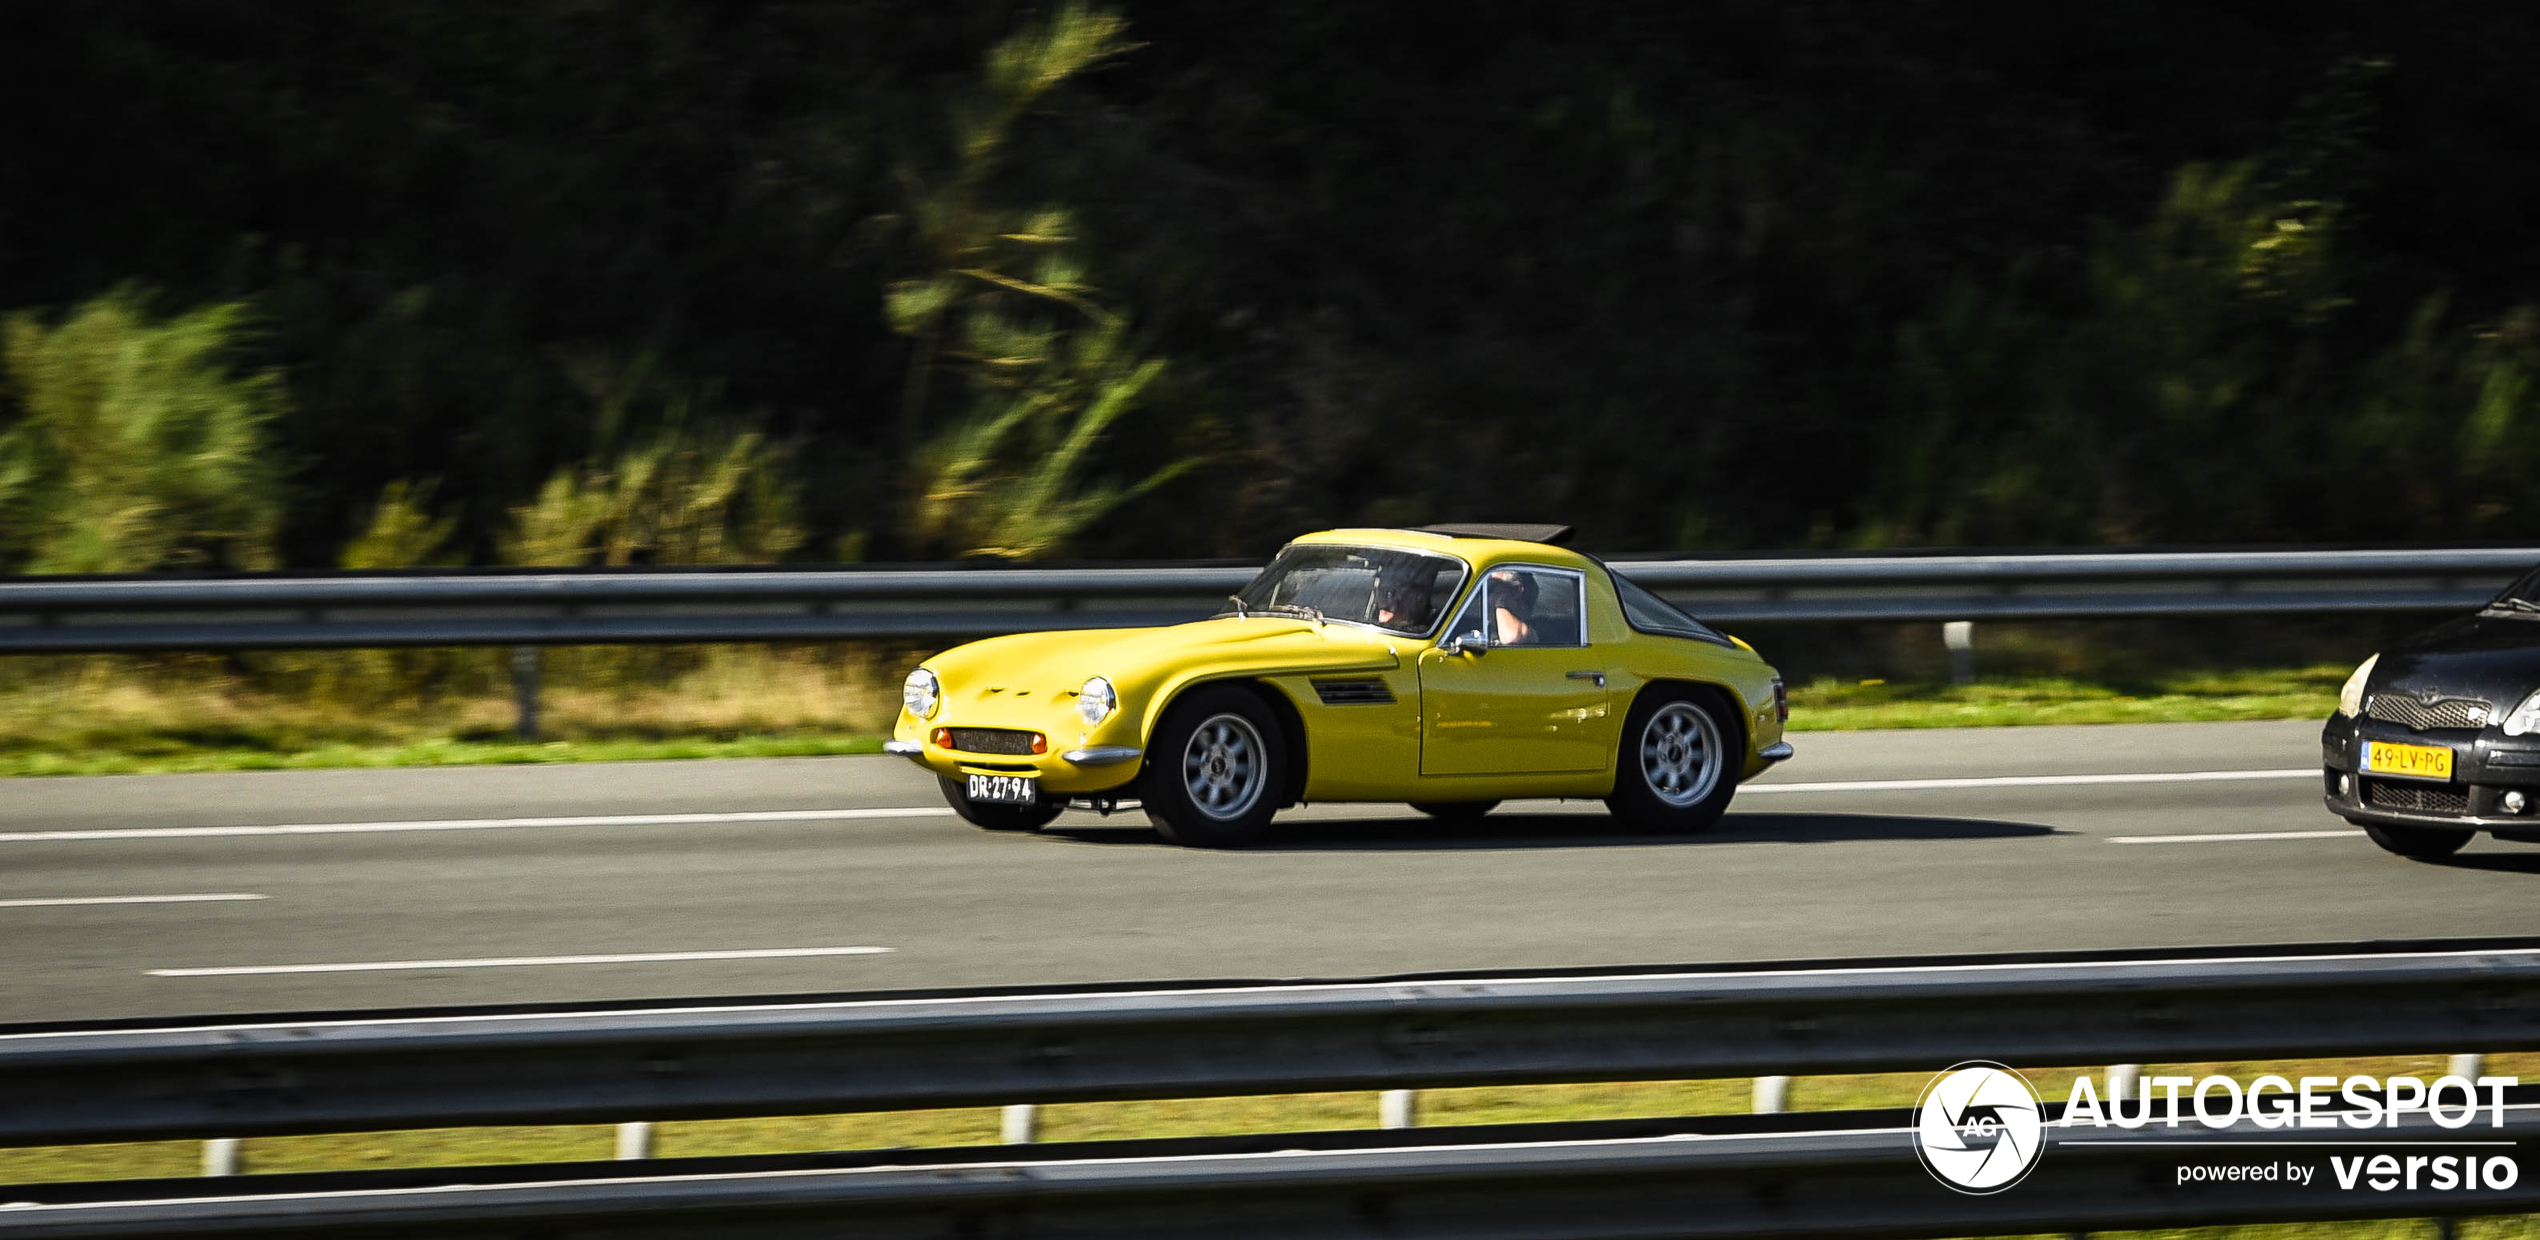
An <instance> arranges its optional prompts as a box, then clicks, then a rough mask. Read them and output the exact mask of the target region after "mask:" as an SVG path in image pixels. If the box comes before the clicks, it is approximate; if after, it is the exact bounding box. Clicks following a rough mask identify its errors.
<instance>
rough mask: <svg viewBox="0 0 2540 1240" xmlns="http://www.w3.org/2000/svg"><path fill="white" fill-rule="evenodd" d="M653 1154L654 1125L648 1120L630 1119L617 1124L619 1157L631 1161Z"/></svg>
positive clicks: (619, 1159) (620, 1159) (622, 1160)
mask: <svg viewBox="0 0 2540 1240" xmlns="http://www.w3.org/2000/svg"><path fill="white" fill-rule="evenodd" d="M652 1156H653V1126H652V1123H651V1122H650V1121H648V1120H640V1119H634V1120H628V1121H626V1122H625V1123H623V1124H619V1125H618V1126H617V1158H618V1161H620V1162H631V1161H634V1160H636V1159H639V1158H650V1157H652Z"/></svg>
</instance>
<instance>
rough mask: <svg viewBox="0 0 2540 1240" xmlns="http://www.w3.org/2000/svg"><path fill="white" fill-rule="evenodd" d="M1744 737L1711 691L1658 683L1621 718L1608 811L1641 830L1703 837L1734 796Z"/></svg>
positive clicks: (1741, 760)
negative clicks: (1620, 739)
mask: <svg viewBox="0 0 2540 1240" xmlns="http://www.w3.org/2000/svg"><path fill="white" fill-rule="evenodd" d="M1743 736H1744V733H1742V732H1740V731H1739V730H1738V726H1737V723H1736V721H1735V719H1734V718H1733V717H1732V716H1731V715H1730V714H1729V712H1728V710H1727V708H1726V707H1725V706H1724V705H1723V704H1722V703H1721V702H1720V700H1719V696H1718V695H1717V694H1716V693H1712V692H1710V691H1708V690H1702V689H1695V688H1691V687H1687V686H1678V685H1653V686H1651V687H1650V688H1649V689H1648V690H1647V691H1645V692H1643V693H1642V694H1641V695H1640V699H1639V700H1638V701H1636V702H1634V703H1632V710H1631V713H1630V714H1629V715H1627V716H1625V717H1624V719H1623V743H1622V751H1621V752H1620V753H1618V754H1616V755H1615V763H1614V794H1613V795H1612V796H1609V797H1607V798H1605V807H1606V808H1607V809H1609V810H1612V811H1613V812H1614V816H1615V817H1617V818H1620V819H1622V820H1623V821H1624V822H1625V823H1627V824H1629V825H1630V826H1632V827H1634V828H1637V829H1639V830H1642V831H1660V832H1669V833H1681V832H1687V831H1700V830H1702V829H1703V828H1705V827H1708V826H1710V825H1711V824H1712V823H1714V822H1718V821H1719V820H1720V815H1721V814H1722V813H1724V812H1726V811H1727V810H1728V808H1729V798H1730V797H1732V796H1735V795H1736V794H1737V776H1738V769H1739V767H1740V766H1741V765H1742V764H1743V762H1744V757H1745V755H1744V752H1743V745H1742V743H1741V741H1742V738H1743Z"/></svg>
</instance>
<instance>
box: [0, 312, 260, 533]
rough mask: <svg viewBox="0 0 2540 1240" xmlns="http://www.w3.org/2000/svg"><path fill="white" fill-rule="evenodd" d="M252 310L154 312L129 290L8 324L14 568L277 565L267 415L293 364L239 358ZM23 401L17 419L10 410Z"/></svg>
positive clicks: (1, 419) (4, 357) (3, 496)
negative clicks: (244, 362)
mask: <svg viewBox="0 0 2540 1240" xmlns="http://www.w3.org/2000/svg"><path fill="white" fill-rule="evenodd" d="M246 318H247V308H246V307H245V306H244V305H241V304H238V303H225V304H220V305H213V306H206V307H204V308H202V309H199V310H195V311H192V312H190V313H186V314H181V315H177V316H175V317H173V318H160V317H157V316H155V315H153V314H152V313H151V311H150V309H149V306H148V299H147V298H146V297H145V296H144V295H143V294H142V293H141V292H140V291H138V290H137V289H133V288H118V289H116V290H114V291H112V292H109V293H107V294H105V295H103V296H101V297H98V298H97V299H95V300H93V301H90V302H87V303H86V304H84V305H82V306H80V307H79V308H78V309H77V310H75V311H72V312H71V313H70V314H68V315H66V316H64V317H63V318H62V319H61V320H60V321H58V322H52V323H48V322H47V321H46V320H45V318H44V317H42V316H39V315H36V314H33V313H21V314H14V315H11V316H9V317H8V319H7V320H6V322H5V323H0V367H5V376H6V382H7V384H8V388H9V391H10V394H11V395H12V396H13V397H14V398H15V399H14V400H13V401H12V402H11V404H13V405H14V406H15V408H14V409H13V410H10V411H8V412H0V568H12V569H16V570H18V571H22V572H32V573H129V572H138V571H141V570H143V569H152V568H190V567H207V566H208V567H221V568H267V567H271V566H272V562H273V533H274V526H275V524H276V521H277V519H278V517H279V515H280V512H281V508H282V498H283V497H282V490H281V485H280V483H281V479H282V477H283V473H284V471H283V470H282V469H281V468H279V467H278V465H277V463H276V462H275V461H274V459H273V458H272V456H271V455H270V454H269V451H268V449H267V447H266V444H265V441H264V439H265V434H264V433H265V426H266V424H267V423H269V422H271V421H272V420H273V419H274V418H275V417H276V416H278V415H279V414H280V413H281V412H282V410H283V407H284V404H285V400H286V397H285V395H284V390H283V383H282V376H281V375H280V374H279V373H278V372H275V371H272V370H262V371H255V372H253V373H246V374H241V373H238V372H237V368H236V367H235V365H234V363H235V360H236V354H237V352H238V351H239V350H238V347H237V346H238V344H239V338H240V336H241V334H242V330H243V325H244V322H245V320H246ZM10 413H14V415H15V416H14V417H11V416H9V415H10Z"/></svg>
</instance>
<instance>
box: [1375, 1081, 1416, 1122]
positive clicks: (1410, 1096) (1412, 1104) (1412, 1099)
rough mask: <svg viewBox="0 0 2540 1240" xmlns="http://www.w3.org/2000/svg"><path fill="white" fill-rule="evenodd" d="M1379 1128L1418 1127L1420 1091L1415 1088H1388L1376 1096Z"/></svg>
mask: <svg viewBox="0 0 2540 1240" xmlns="http://www.w3.org/2000/svg"><path fill="white" fill-rule="evenodd" d="M1376 1126H1377V1127H1378V1128H1417V1127H1419V1126H1420V1092H1419V1091H1418V1090H1413V1089H1388V1090H1386V1091H1385V1092H1383V1093H1382V1094H1379V1095H1377V1096H1376Z"/></svg>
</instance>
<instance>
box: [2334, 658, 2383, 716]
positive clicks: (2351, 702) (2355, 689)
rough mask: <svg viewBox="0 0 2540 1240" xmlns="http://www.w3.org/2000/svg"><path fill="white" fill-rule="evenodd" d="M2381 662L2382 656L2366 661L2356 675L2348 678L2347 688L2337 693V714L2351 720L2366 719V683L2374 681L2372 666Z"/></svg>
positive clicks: (2356, 670)
mask: <svg viewBox="0 0 2540 1240" xmlns="http://www.w3.org/2000/svg"><path fill="white" fill-rule="evenodd" d="M2379 662H2381V656H2380V655H2374V656H2373V657H2371V658H2369V659H2366V660H2364V663H2363V666H2361V667H2358V668H2356V669H2355V674H2354V675H2352V676H2349V677H2347V678H2346V686H2345V687H2344V688H2342V689H2339V690H2338V691H2337V713H2338V714H2341V715H2344V716H2346V717H2347V718H2349V719H2361V718H2363V717H2364V682H2365V681H2367V680H2370V679H2372V665H2373V664H2375V663H2379Z"/></svg>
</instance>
